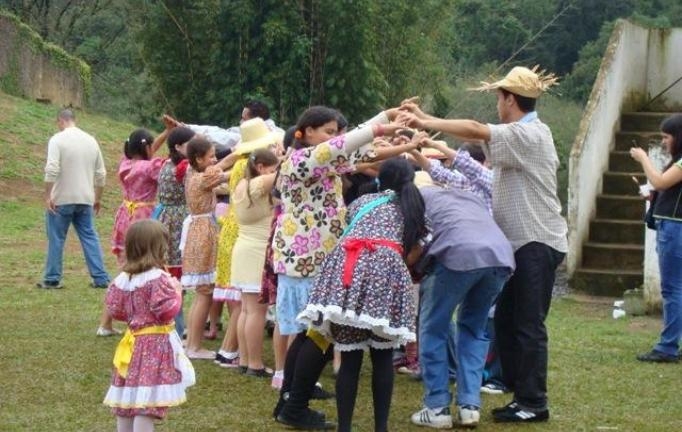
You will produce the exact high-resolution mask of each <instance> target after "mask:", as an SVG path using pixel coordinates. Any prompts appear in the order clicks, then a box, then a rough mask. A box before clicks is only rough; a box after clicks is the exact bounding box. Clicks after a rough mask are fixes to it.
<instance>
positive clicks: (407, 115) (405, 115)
mask: <svg viewBox="0 0 682 432" xmlns="http://www.w3.org/2000/svg"><path fill="white" fill-rule="evenodd" d="M396 122H397V123H400V124H401V125H403V127H405V126H409V127H411V128H415V129H425V127H424V121H423V119H421V118H419V117H418V116H417V115H416V114H413V113H411V112H406V111H403V112H401V113H400V114H399V115H398V118H397V119H396Z"/></svg>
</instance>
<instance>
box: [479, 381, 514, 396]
mask: <svg viewBox="0 0 682 432" xmlns="http://www.w3.org/2000/svg"><path fill="white" fill-rule="evenodd" d="M508 391H509V390H507V387H505V386H503V385H502V384H495V383H493V382H489V383H487V384H484V385H483V386H482V387H481V393H485V394H491V395H500V394H503V393H507V392H508Z"/></svg>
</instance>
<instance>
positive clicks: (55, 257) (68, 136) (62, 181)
mask: <svg viewBox="0 0 682 432" xmlns="http://www.w3.org/2000/svg"><path fill="white" fill-rule="evenodd" d="M57 125H58V127H59V130H60V132H58V133H56V134H55V135H53V136H52V138H50V141H49V142H48V144H47V163H46V164H45V208H46V210H47V211H46V213H45V215H46V216H45V224H46V227H47V240H48V247H47V259H46V262H45V273H44V276H43V280H42V281H41V282H39V283H38V284H37V286H38V288H46V289H50V288H62V282H61V279H62V257H63V254H64V241H65V240H66V234H67V232H68V230H69V226H70V225H71V224H73V227H74V228H75V229H76V233H77V234H78V238H79V240H80V242H81V247H82V248H83V253H84V255H85V262H86V264H87V266H88V270H89V272H90V277H91V278H92V286H93V287H96V288H106V287H107V285H108V284H109V275H108V274H107V271H106V269H105V268H104V262H103V259H102V248H101V246H100V242H99V237H98V235H97V231H95V226H94V223H93V216H94V215H95V214H98V213H99V210H100V199H101V196H102V189H103V187H104V182H105V178H106V174H107V172H106V169H105V168H104V159H103V158H102V152H101V151H100V149H99V145H98V144H97V141H95V138H93V137H92V136H91V135H89V134H87V133H85V132H83V131H82V130H80V129H79V128H77V127H76V118H75V116H74V113H73V111H71V110H69V109H64V110H61V111H60V112H59V114H58V116H57Z"/></svg>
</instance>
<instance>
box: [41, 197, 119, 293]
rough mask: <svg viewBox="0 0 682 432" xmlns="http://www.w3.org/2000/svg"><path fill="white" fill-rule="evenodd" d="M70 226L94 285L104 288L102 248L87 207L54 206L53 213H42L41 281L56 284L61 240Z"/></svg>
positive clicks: (84, 205)
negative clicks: (44, 252) (44, 255)
mask: <svg viewBox="0 0 682 432" xmlns="http://www.w3.org/2000/svg"><path fill="white" fill-rule="evenodd" d="M71 224H73V227H74V228H75V229H76V233H77V234H78V239H79V240H80V242H81V247H82V248H83V254H84V255H85V263H86V264H87V266H88V271H89V272H90V277H91V278H92V281H93V282H94V283H95V285H107V284H108V283H109V274H108V273H107V271H106V269H105V268H104V260H103V259H102V248H101V247H100V244H99V237H98V236H97V231H95V226H94V224H93V210H92V206H91V205H86V204H67V205H60V206H57V208H56V211H55V213H52V212H49V211H48V212H46V216H45V227H46V229H47V242H48V243H47V260H46V262H45V275H44V276H43V281H45V282H54V283H56V282H59V281H60V280H61V279H62V267H63V256H64V241H65V240H66V234H67V232H68V231H69V226H70V225H71Z"/></svg>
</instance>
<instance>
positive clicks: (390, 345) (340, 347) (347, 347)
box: [334, 339, 405, 352]
mask: <svg viewBox="0 0 682 432" xmlns="http://www.w3.org/2000/svg"><path fill="white" fill-rule="evenodd" d="M403 345H405V343H401V342H398V341H388V342H379V341H376V340H374V339H370V340H367V341H365V342H362V343H354V344H340V343H336V342H335V343H334V349H335V350H336V351H342V352H345V351H358V350H363V351H369V349H370V348H373V349H398V348H400V347H401V346H403Z"/></svg>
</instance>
